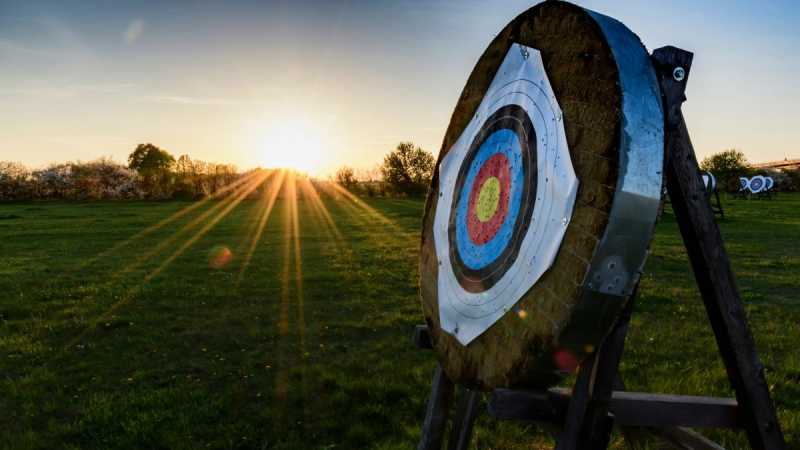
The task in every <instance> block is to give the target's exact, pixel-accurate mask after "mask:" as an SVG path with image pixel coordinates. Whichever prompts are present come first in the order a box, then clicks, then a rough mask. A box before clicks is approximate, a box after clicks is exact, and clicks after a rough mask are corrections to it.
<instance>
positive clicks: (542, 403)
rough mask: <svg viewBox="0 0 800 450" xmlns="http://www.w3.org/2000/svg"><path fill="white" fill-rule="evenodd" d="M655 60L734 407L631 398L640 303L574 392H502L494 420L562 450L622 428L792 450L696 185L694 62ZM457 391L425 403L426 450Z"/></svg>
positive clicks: (682, 209)
mask: <svg viewBox="0 0 800 450" xmlns="http://www.w3.org/2000/svg"><path fill="white" fill-rule="evenodd" d="M651 59H652V61H653V64H654V66H655V68H656V72H657V76H658V79H659V84H660V88H661V95H662V101H663V105H664V120H665V127H664V129H665V147H666V161H665V166H666V167H665V174H666V185H667V191H668V193H669V197H670V199H671V201H672V208H673V210H674V212H675V218H676V220H677V222H678V225H679V227H680V231H681V235H682V236H683V241H684V245H685V246H686V250H687V253H688V255H689V260H690V262H691V266H692V269H693V271H694V274H695V279H696V280H697V284H698V287H699V289H700V293H701V295H702V298H703V302H704V304H705V307H706V312H707V313H708V319H709V323H710V325H711V328H712V329H713V331H714V335H715V337H716V341H717V346H718V348H719V352H720V356H721V357H722V360H723V362H724V364H725V367H726V369H727V373H728V378H729V380H730V383H731V385H732V387H733V389H734V391H735V393H736V398H735V399H732V398H717V397H701V396H682V395H666V394H651V393H641V392H627V391H625V390H624V385H623V382H622V380H621V378H620V375H619V373H618V367H619V362H620V359H621V358H622V354H623V347H624V344H625V337H626V335H627V331H628V326H629V321H630V318H631V313H632V310H633V304H634V299H635V294H634V295H633V296H632V297H631V299H630V301H629V302H628V304H627V306H626V307H625V309H624V310H623V312H622V314H621V315H620V317H619V319H618V321H617V323H616V325H615V326H614V328H613V329H612V332H611V333H610V334H609V335H608V336H607V337H606V339H605V341H604V342H603V344H602V345H601V346H600V347H599V348H598V349H597V350H596V351H595V353H594V354H593V355H590V356H589V357H587V358H586V360H584V362H583V363H582V364H581V366H580V369H579V371H578V375H577V379H576V382H575V385H574V386H573V388H572V389H571V390H569V389H559V388H550V389H547V390H541V391H531V390H512V389H495V390H494V391H492V392H491V395H490V400H489V404H488V412H489V414H490V415H491V416H493V417H494V418H497V419H501V420H518V421H533V422H538V423H542V424H545V425H549V426H551V427H554V428H555V429H556V430H557V444H556V449H558V450H568V449H569V450H571V449H594V448H606V447H607V446H608V443H609V439H610V435H611V431H612V427H613V425H614V424H617V425H618V426H620V427H621V428H622V432H623V435H624V437H625V439H626V440H627V441H629V442H630V443H631V444H632V445H633V446H635V445H636V443H637V442H640V439H641V438H642V436H641V433H642V431H644V430H647V431H649V432H651V433H653V434H655V435H657V436H659V437H662V438H664V439H666V440H668V441H669V442H671V443H672V444H673V445H675V446H676V447H678V448H684V449H720V448H722V447H720V446H719V445H718V444H716V443H714V442H712V441H710V440H708V439H706V438H705V437H703V436H702V435H700V434H698V433H696V432H694V431H692V430H691V428H695V427H711V428H727V429H734V430H744V431H745V432H746V433H747V437H748V439H749V441H750V446H751V447H752V448H754V449H785V448H786V443H785V441H784V438H783V434H782V432H781V428H780V424H779V422H778V419H777V416H776V413H775V408H774V406H773V403H772V400H771V398H770V394H769V390H768V388H767V383H766V379H765V376H764V368H763V366H762V364H761V361H760V360H759V357H758V354H757V351H756V347H755V342H754V340H753V337H752V335H751V333H750V329H749V328H748V325H747V319H746V317H745V312H744V306H743V304H742V300H741V297H740V295H739V290H738V288H737V286H736V281H735V279H734V275H733V271H732V270H731V264H730V260H729V258H728V255H727V252H726V251H725V247H724V244H723V240H722V235H721V234H720V231H719V228H718V226H717V224H716V222H715V220H714V212H713V210H712V208H711V204H710V196H709V195H707V193H706V191H705V186H703V183H702V181H701V178H700V176H699V167H698V164H697V159H696V157H695V153H694V149H693V147H692V143H691V141H690V139H689V133H688V130H687V128H686V123H685V121H684V118H683V114H682V112H681V104H682V103H683V101H684V100H685V99H686V97H685V96H684V92H685V89H686V81H687V79H688V75H689V69H690V67H691V63H692V53H690V52H687V51H684V50H681V49H678V48H675V47H663V48H660V49H657V50H655V51H654V52H653V53H652V55H651ZM414 341H415V344H416V345H417V346H418V347H419V348H423V349H430V348H432V344H431V340H430V336H429V334H428V330H427V328H426V327H425V326H424V325H421V326H418V327H417V329H416V330H415V333H414ZM460 391H461V393H460V396H459V397H460V398H459V400H458V404H457V406H456V411H455V415H454V418H453V421H452V422H453V423H452V427H451V428H450V433H449V441H448V449H452V450H455V449H467V448H468V446H469V442H470V438H471V434H472V427H473V422H474V420H475V417H476V415H477V413H478V409H479V408H480V403H481V399H482V393H481V392H480V391H477V390H472V389H469V388H467V387H462V388H461V389H460ZM454 393H455V385H454V383H453V382H452V381H450V380H449V379H448V378H447V376H446V375H445V374H444V371H443V370H442V369H441V367H437V368H436V371H435V373H434V377H433V383H432V388H431V393H430V397H429V399H428V404H427V411H426V414H425V419H424V423H423V426H422V433H421V438H420V442H419V446H418V449H419V450H433V449H437V450H438V449H440V448H441V447H442V443H443V441H444V437H445V434H446V429H447V428H448V427H447V423H448V421H449V416H450V410H451V406H452V402H453V397H454Z"/></svg>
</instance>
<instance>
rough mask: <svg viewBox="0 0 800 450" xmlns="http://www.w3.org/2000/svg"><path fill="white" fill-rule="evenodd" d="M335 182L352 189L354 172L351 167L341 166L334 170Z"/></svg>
mask: <svg viewBox="0 0 800 450" xmlns="http://www.w3.org/2000/svg"><path fill="white" fill-rule="evenodd" d="M336 182H337V183H339V184H340V185H342V186H343V187H344V188H345V189H348V190H349V189H352V188H353V186H355V185H356V176H355V172H354V171H353V169H352V168H351V167H347V166H342V167H341V168H339V170H337V171H336Z"/></svg>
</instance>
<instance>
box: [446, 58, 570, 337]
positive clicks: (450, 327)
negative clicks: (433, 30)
mask: <svg viewBox="0 0 800 450" xmlns="http://www.w3.org/2000/svg"><path fill="white" fill-rule="evenodd" d="M439 179H440V190H439V203H438V204H439V207H437V210H436V215H435V219H434V225H433V234H434V240H435V247H436V256H437V259H438V263H439V268H440V272H439V277H438V294H439V312H440V321H441V326H442V329H443V330H445V331H447V332H448V333H450V334H452V335H453V336H455V337H456V338H457V339H458V340H459V342H461V343H462V344H464V345H466V344H467V343H469V342H470V341H472V340H473V339H475V338H476V337H477V336H479V335H480V334H481V333H483V332H484V331H485V330H486V329H487V328H489V327H490V326H491V325H492V324H493V323H494V322H496V321H497V320H498V319H499V318H500V317H501V316H502V315H503V314H504V313H505V312H506V311H508V310H509V308H511V307H512V306H513V305H514V304H515V303H516V302H517V300H519V299H520V297H522V295H523V294H525V292H527V291H528V290H529V289H530V288H531V287H532V286H533V285H534V284H535V283H536V281H537V280H538V279H539V277H541V276H542V274H543V273H544V272H545V271H546V270H547V269H548V267H549V266H550V265H551V264H552V262H553V260H554V258H555V256H556V254H557V252H558V249H559V246H560V244H561V240H562V239H563V236H564V233H565V231H566V226H567V224H568V222H569V220H570V217H571V215H572V208H573V205H574V203H575V195H576V192H577V188H578V180H577V178H576V176H575V172H574V170H573V168H572V163H571V161H570V156H569V150H568V148H567V141H566V136H565V133H564V125H563V123H562V113H561V109H560V107H559V105H558V103H557V101H556V98H555V95H554V93H553V91H552V88H551V87H550V83H549V81H548V79H547V75H546V73H545V71H544V67H543V65H542V59H541V55H540V53H539V51H538V50H536V49H533V48H529V47H525V46H522V45H519V44H513V45H512V46H511V48H510V49H509V50H508V53H507V54H506V56H505V58H504V60H503V62H502V64H501V66H500V68H499V70H498V71H497V73H496V74H495V77H494V79H493V81H492V83H491V85H490V87H489V89H488V90H487V94H486V96H484V98H483V100H482V102H481V104H480V106H479V107H478V110H477V113H476V114H475V116H474V117H473V118H472V120H471V121H470V122H469V124H468V125H467V127H466V128H465V129H464V131H463V133H462V134H461V135H460V136H459V138H458V139H457V140H456V142H455V144H454V145H453V146H452V148H451V149H450V151H449V152H447V154H446V155H445V157H444V158H443V159H442V161H441V164H440V166H439Z"/></svg>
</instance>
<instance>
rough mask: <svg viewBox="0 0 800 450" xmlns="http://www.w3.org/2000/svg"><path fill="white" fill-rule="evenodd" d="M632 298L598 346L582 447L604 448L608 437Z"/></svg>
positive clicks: (609, 436)
mask: <svg viewBox="0 0 800 450" xmlns="http://www.w3.org/2000/svg"><path fill="white" fill-rule="evenodd" d="M635 298H636V292H634V294H633V296H631V298H630V299H629V300H628V304H627V305H626V306H625V309H624V310H623V311H622V314H621V315H620V317H619V319H618V320H617V324H616V326H614V329H613V330H612V331H611V334H609V335H608V337H607V338H606V340H605V343H603V346H602V348H601V352H602V353H601V359H600V360H599V361H598V363H597V368H596V373H595V380H594V386H593V389H592V398H591V401H590V402H589V408H588V410H587V414H586V424H585V426H584V430H583V433H582V435H583V444H584V445H582V446H581V448H607V447H608V443H609V440H610V439H611V431H612V426H613V420H612V419H610V418H609V415H608V407H609V403H610V402H611V394H612V393H613V392H614V384H615V382H616V381H617V378H618V373H619V362H620V360H621V359H622V352H623V350H624V349H625V338H626V337H627V335H628V326H629V325H630V321H631V312H632V311H633V304H634V300H635Z"/></svg>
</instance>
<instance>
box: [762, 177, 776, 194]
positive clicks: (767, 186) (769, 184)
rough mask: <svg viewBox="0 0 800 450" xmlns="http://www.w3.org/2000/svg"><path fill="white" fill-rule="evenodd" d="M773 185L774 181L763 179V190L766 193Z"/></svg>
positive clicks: (770, 178)
mask: <svg viewBox="0 0 800 450" xmlns="http://www.w3.org/2000/svg"><path fill="white" fill-rule="evenodd" d="M773 185H775V180H773V179H772V177H764V190H765V191H768V190H770V189H772V186H773Z"/></svg>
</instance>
